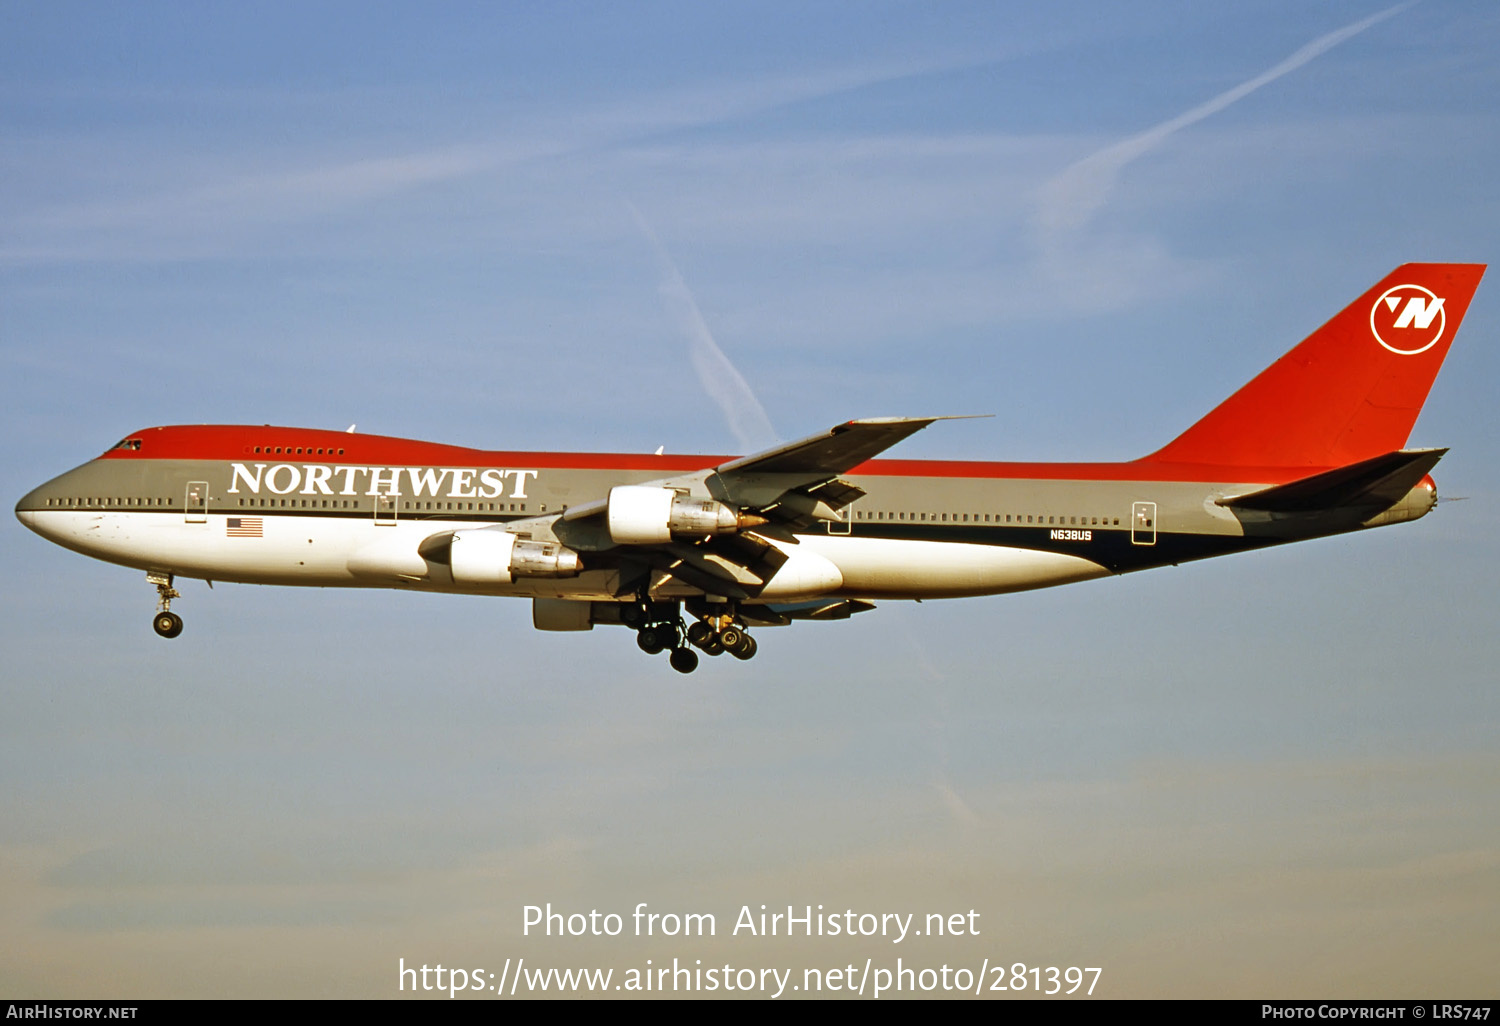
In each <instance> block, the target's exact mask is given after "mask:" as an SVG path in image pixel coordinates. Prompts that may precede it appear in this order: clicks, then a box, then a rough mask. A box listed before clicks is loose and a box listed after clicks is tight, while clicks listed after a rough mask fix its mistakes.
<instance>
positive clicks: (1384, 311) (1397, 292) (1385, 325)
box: [1370, 285, 1448, 356]
mask: <svg viewBox="0 0 1500 1026" xmlns="http://www.w3.org/2000/svg"><path fill="white" fill-rule="evenodd" d="M1447 322H1448V317H1447V315H1446V314H1444V313H1443V301H1442V300H1441V299H1440V298H1438V297H1437V296H1436V295H1434V294H1433V293H1432V292H1431V291H1430V290H1428V289H1425V288H1423V287H1422V286H1420V285H1396V286H1393V287H1391V288H1388V289H1386V290H1385V291H1384V292H1383V293H1381V295H1380V298H1379V299H1377V300H1375V305H1374V306H1372V307H1371V308H1370V331H1371V332H1373V333H1374V335H1375V341H1376V342H1379V343H1380V344H1381V345H1383V346H1385V347H1386V348H1387V349H1389V350H1390V351H1391V352H1393V353H1400V354H1401V355H1402V356H1415V355H1416V354H1417V353H1421V352H1425V351H1426V350H1428V349H1431V348H1432V347H1433V346H1435V345H1437V341H1438V339H1440V338H1442V337H1443V329H1444V327H1446V326H1447Z"/></svg>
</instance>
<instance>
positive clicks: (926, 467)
mask: <svg viewBox="0 0 1500 1026" xmlns="http://www.w3.org/2000/svg"><path fill="white" fill-rule="evenodd" d="M127 437H128V438H129V439H131V440H136V439H139V440H140V443H141V444H140V447H139V448H124V449H111V450H109V451H108V452H106V453H104V454H103V455H102V456H100V457H99V458H100V459H108V460H114V459H119V460H202V461H222V462H238V463H327V464H350V463H354V464H362V465H363V464H374V465H378V466H407V465H410V466H461V467H502V468H507V469H513V468H516V467H537V468H543V467H546V468H554V469H567V470H617V471H645V472H649V473H652V474H656V475H658V476H662V477H666V476H669V475H672V474H686V473H692V472H693V471H696V470H703V469H706V468H709V467H716V466H719V465H720V464H722V463H727V462H729V461H730V460H732V459H736V458H737V457H734V456H709V455H702V456H683V455H670V454H667V455H661V456H657V455H654V454H650V453H587V452H510V451H496V450H488V449H470V448H466V447H464V446H458V445H443V444H441V443H438V442H419V441H414V440H411V439H406V438H390V437H386V436H382V435H358V434H349V433H347V432H343V431H322V430H318V429H316V428H281V427H253V426H245V425H220V424H204V425H191V426H181V427H154V428H146V429H145V430H143V431H137V432H135V433H133V434H131V435H128V436H127ZM257 447H259V449H260V451H259V452H257V451H256V448H257ZM278 448H279V449H280V450H281V451H280V452H277V451H276V450H277V449H278ZM299 449H300V450H301V451H300V452H299V451H298V450H299ZM319 449H321V450H322V452H319V451H318V450H319ZM341 450H342V452H341ZM1320 469H1328V468H1318V467H1244V466H1234V467H1226V466H1215V465H1211V464H1171V463H1159V462H1152V461H1148V460H1136V461H1134V462H1130V463H996V462H989V461H980V460H899V459H894V460H869V461H868V462H865V463H862V464H860V465H859V466H858V467H855V468H854V469H853V470H852V471H850V472H849V473H848V474H847V475H845V476H848V477H948V478H989V479H1019V480H1071V481H1255V482H1262V483H1266V484H1281V483H1284V482H1287V481H1295V480H1298V479H1300V478H1303V477H1307V476H1308V475H1309V474H1313V473H1316V472H1318V470H1320Z"/></svg>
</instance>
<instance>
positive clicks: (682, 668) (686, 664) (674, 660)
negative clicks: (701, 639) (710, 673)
mask: <svg viewBox="0 0 1500 1026" xmlns="http://www.w3.org/2000/svg"><path fill="white" fill-rule="evenodd" d="M667 661H668V662H670V663H671V664H672V669H674V670H676V671H677V672H678V673H692V672H693V671H694V670H696V669H697V668H698V653H697V652H694V651H693V650H692V649H690V648H674V649H672V655H671V656H670V657H669V658H668V660H667Z"/></svg>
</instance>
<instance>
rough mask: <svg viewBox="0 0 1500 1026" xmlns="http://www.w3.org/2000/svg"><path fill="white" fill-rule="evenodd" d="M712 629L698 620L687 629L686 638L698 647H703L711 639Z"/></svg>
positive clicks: (712, 635)
mask: <svg viewBox="0 0 1500 1026" xmlns="http://www.w3.org/2000/svg"><path fill="white" fill-rule="evenodd" d="M713 637H714V629H713V628H712V627H710V626H709V625H708V624H706V623H704V622H703V621H702V620H699V621H698V622H697V623H695V624H693V625H692V626H691V627H689V628H688V629H687V639H688V641H690V642H692V643H693V644H694V645H697V646H698V647H699V648H705V647H706V646H707V645H708V643H709V642H711V641H712V640H713Z"/></svg>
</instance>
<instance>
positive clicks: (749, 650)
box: [729, 634, 760, 659]
mask: <svg viewBox="0 0 1500 1026" xmlns="http://www.w3.org/2000/svg"><path fill="white" fill-rule="evenodd" d="M759 648H760V646H759V645H757V644H756V643H755V639H754V638H752V637H751V636H750V635H748V634H741V635H740V643H739V645H738V646H736V647H734V648H731V649H730V650H729V654H730V655H732V656H734V657H735V658H736V659H749V658H751V657H753V656H754V655H755V653H756V650H757V649H759Z"/></svg>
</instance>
